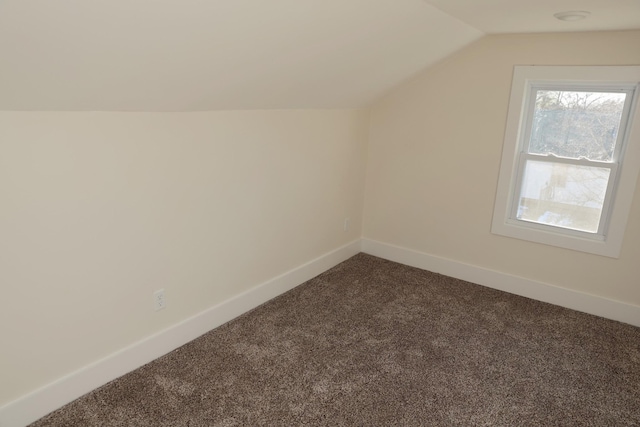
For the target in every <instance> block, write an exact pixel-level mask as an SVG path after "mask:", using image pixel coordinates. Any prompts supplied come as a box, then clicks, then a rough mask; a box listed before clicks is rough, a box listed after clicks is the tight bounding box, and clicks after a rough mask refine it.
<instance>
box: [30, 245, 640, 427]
mask: <svg viewBox="0 0 640 427" xmlns="http://www.w3.org/2000/svg"><path fill="white" fill-rule="evenodd" d="M239 425H269V426H279V425H286V426H289V425H311V426H316V425H330V426H337V425H349V426H351V425H354V426H357V425H361V426H380V425H402V426H523V425H543V426H570V425H579V426H598V427H601V426H625V425H626V426H630V425H636V426H637V425H640V328H636V327H633V326H629V325H625V324H621V323H618V322H614V321H610V320H605V319H601V318H597V317H594V316H590V315H587V314H582V313H578V312H575V311H571V310H567V309H563V308H560V307H555V306H552V305H549V304H544V303H541V302H537V301H533V300H529V299H526V298H522V297H517V296H514V295H510V294H507V293H503V292H499V291H494V290H491V289H488V288H484V287H481V286H478V285H474V284H470V283H467V282H463V281H460V280H455V279H451V278H448V277H445V276H442V275H438V274H433V273H429V272H426V271H422V270H418V269H415V268H410V267H406V266H403V265H400V264H396V263H393V262H389V261H385V260H381V259H379V258H375V257H372V256H369V255H365V254H359V255H356V256H355V257H353V258H351V259H349V260H347V261H346V262H344V263H342V264H340V265H338V266H336V267H335V268H333V269H331V270H329V271H327V272H325V273H324V274H322V275H320V276H318V277H316V278H314V279H312V280H310V281H309V282H307V283H305V284H304V285H301V286H299V287H297V288H296V289H294V290H292V291H290V292H288V293H286V294H284V295H282V296H280V297H278V298H276V299H274V300H272V301H270V302H268V303H267V304H265V305H263V306H261V307H259V308H257V309H255V310H253V311H251V312H250V313H247V314H245V315H243V316H241V317H239V318H237V319H235V320H234V321H232V322H230V323H228V324H226V325H224V326H222V327H220V328H217V329H216V330H213V331H211V332H209V333H207V334H206V335H204V336H202V337H200V338H198V339H196V340H194V341H192V342H191V343H189V344H187V345H185V346H183V347H181V348H179V349H177V350H175V351H173V352H171V353H169V354H168V355H166V356H164V357H162V358H160V359H158V360H156V361H154V362H152V363H149V364H148V365H145V366H143V367H142V368H140V369H138V370H136V371H134V372H132V373H130V374H128V375H125V376H124V377H122V378H119V379H117V380H115V381H113V382H111V383H109V384H107V385H105V386H103V387H101V388H100V389H98V390H96V391H93V392H91V393H89V394H87V395H85V396H84V397H82V398H80V399H78V400H76V401H75V402H73V403H71V404H69V405H67V406H65V407H64V408H62V409H60V410H58V411H56V412H54V413H52V414H50V415H48V416H47V417H45V418H43V419H41V420H39V421H38V422H36V423H35V424H33V426H38V427H42V426H101V427H104V426H107V427H109V426H191V427H195V426H239Z"/></svg>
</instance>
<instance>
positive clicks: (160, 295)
mask: <svg viewBox="0 0 640 427" xmlns="http://www.w3.org/2000/svg"><path fill="white" fill-rule="evenodd" d="M165 307H166V301H165V300H164V289H158V290H157V291H155V292H154V293H153V309H154V310H155V311H158V310H162V309H163V308H165Z"/></svg>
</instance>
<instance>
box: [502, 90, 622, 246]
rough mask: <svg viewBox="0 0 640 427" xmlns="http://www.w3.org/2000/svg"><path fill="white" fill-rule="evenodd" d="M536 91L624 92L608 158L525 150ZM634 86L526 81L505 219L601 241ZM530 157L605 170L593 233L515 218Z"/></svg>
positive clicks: (620, 156)
mask: <svg viewBox="0 0 640 427" xmlns="http://www.w3.org/2000/svg"><path fill="white" fill-rule="evenodd" d="M540 90H550V91H566V92H569V91H572V92H603V93H624V94H626V97H625V103H624V106H623V110H622V115H621V118H620V124H619V127H618V134H617V137H616V142H615V146H614V151H613V153H612V158H611V160H610V161H599V160H589V159H586V158H578V159H574V158H568V157H560V156H555V155H553V154H547V155H540V154H533V153H529V152H528V151H529V147H530V143H531V131H532V126H533V118H534V111H535V103H536V97H537V92H538V91H540ZM634 92H635V86H627V85H621V84H619V83H618V84H606V83H601V82H599V83H598V84H593V85H591V84H583V83H580V84H576V83H570V82H569V83H568V82H556V83H554V82H551V83H549V82H545V83H539V82H535V81H532V82H529V83H528V84H527V87H526V101H525V104H524V108H523V111H522V118H523V119H525V122H524V132H522V133H521V138H520V141H519V144H518V145H519V147H520V149H519V153H518V160H517V166H516V179H515V182H514V184H515V185H514V187H513V192H512V194H511V197H510V199H511V200H510V209H509V215H508V219H507V222H508V223H510V224H518V225H522V226H525V227H529V228H532V229H537V230H541V231H549V232H553V233H559V234H563V235H567V236H573V237H581V238H587V239H590V240H605V239H606V232H607V230H606V227H607V224H608V223H609V216H610V213H611V209H612V206H613V196H614V195H613V192H614V189H615V186H616V183H617V177H618V169H619V166H620V159H621V158H622V155H623V151H622V150H623V148H624V147H625V145H626V144H625V142H626V141H625V140H624V139H625V137H626V136H627V134H628V133H629V132H628V129H627V126H628V122H629V116H630V112H631V106H632V101H633V100H634V95H635V93H634ZM529 160H533V161H538V162H545V163H556V164H568V165H576V166H586V167H598V168H605V169H609V170H610V173H609V179H608V182H607V189H606V193H605V197H604V201H603V205H602V211H601V214H600V221H599V222H598V228H597V232H595V233H590V232H587V231H581V230H574V229H570V228H565V227H561V226H555V225H548V224H542V223H537V222H532V221H526V220H521V219H518V218H517V212H518V207H519V204H520V196H521V192H522V184H523V179H524V171H525V165H526V163H527V161H529Z"/></svg>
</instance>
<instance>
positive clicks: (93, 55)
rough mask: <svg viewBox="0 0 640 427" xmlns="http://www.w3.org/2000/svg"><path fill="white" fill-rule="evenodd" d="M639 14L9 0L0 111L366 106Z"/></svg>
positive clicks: (455, 2) (633, 4)
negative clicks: (498, 47) (484, 58)
mask: <svg viewBox="0 0 640 427" xmlns="http://www.w3.org/2000/svg"><path fill="white" fill-rule="evenodd" d="M639 5H640V0H0V61H1V62H0V110H108V111H198V110H231V109H263V108H268V109H272V108H282V109H286V108H352V107H360V106H364V105H366V104H368V103H369V102H371V101H372V100H373V99H375V98H376V97H378V96H380V95H381V94H383V93H384V92H385V91H387V90H389V89H390V88H391V87H393V86H395V85H397V84H398V83H400V82H401V81H403V80H405V79H407V78H408V77H410V76H412V75H414V74H416V73H417V72H419V71H420V70H422V69H424V68H425V67H427V66H429V65H431V64H433V63H435V62H437V61H438V60H440V59H442V58H443V57H445V56H447V55H449V54H451V53H453V52H454V51H456V50H458V49H460V48H461V47H463V46H465V45H466V44H468V43H471V42H472V41H474V40H476V39H478V38H480V37H481V36H483V35H484V34H485V33H494V32H505V31H507V32H525V31H571V30H592V29H619V28H624V29H627V28H640V24H639V22H638V21H639V20H640V13H634V11H635V12H638V7H639ZM589 8H590V9H593V10H592V12H594V11H595V13H593V16H592V17H590V20H587V21H584V22H575V23H563V22H560V21H556V20H555V19H553V17H552V16H551V15H552V13H554V12H558V11H562V10H571V9H587V10H589ZM591 18H595V19H591Z"/></svg>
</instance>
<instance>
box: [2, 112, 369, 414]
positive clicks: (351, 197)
mask: <svg viewBox="0 0 640 427" xmlns="http://www.w3.org/2000/svg"><path fill="white" fill-rule="evenodd" d="M367 125H368V113H367V111H366V110H305V111H302V110H301V111H242V112H241V111H238V112H206V113H101V112H0V200H2V209H0V236H2V237H1V239H0V283H2V287H1V289H2V298H1V299H0V337H2V343H1V344H0V346H1V348H2V351H0V384H1V386H0V406H2V405H3V404H4V403H6V402H9V401H12V400H14V399H16V398H19V397H20V396H22V395H24V394H26V393H29V392H31V391H33V390H35V389H36V388H38V387H40V386H43V385H45V384H49V383H50V382H52V381H55V380H56V379H58V378H60V377H62V376H64V375H65V374H68V373H70V372H73V371H75V370H77V369H80V368H82V367H83V366H85V365H87V364H89V363H91V362H93V361H95V360H98V359H100V358H102V357H104V356H106V355H108V354H111V353H113V352H115V351H117V350H119V349H122V348H124V347H126V346H127V345H129V344H131V343H134V342H136V341H139V340H140V339H142V338H144V337H146V336H149V335H151V334H153V333H155V332H157V331H160V330H162V329H164V328H167V327H169V326H171V325H174V324H176V323H178V322H180V321H181V320H183V319H186V318H188V317H189V316H193V315H194V314H196V313H199V312H201V311H202V310H205V309H207V308H209V307H212V306H214V305H215V304H217V303H220V302H222V301H225V300H227V299H229V298H231V297H233V296H235V295H238V294H240V293H242V292H243V291H246V290H247V289H249V288H251V287H253V286H256V285H258V284H260V283H262V282H264V281H266V280H268V279H271V278H273V277H275V276H277V275H279V274H282V273H283V272H285V271H288V270H290V269H292V268H295V267H298V266H300V265H302V264H304V263H305V262H308V261H310V260H312V259H314V258H316V257H318V256H320V255H322V254H325V253H327V252H329V251H331V250H333V249H335V248H338V247H340V246H342V245H344V244H345V243H347V242H351V241H353V240H354V239H358V238H359V237H360V233H361V213H362V200H363V189H364V169H365V165H364V162H365V153H366V147H365V146H366V138H367ZM345 217H349V218H350V228H349V230H348V231H344V230H343V228H344V219H345ZM161 288H163V289H164V291H165V299H166V308H165V309H163V310H160V311H154V309H153V304H152V294H153V291H154V290H156V289H161Z"/></svg>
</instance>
